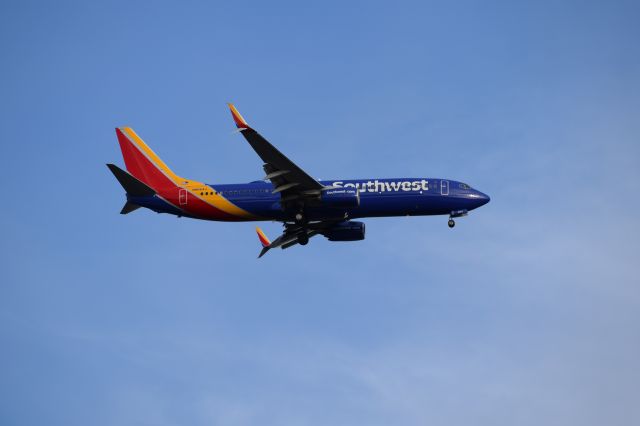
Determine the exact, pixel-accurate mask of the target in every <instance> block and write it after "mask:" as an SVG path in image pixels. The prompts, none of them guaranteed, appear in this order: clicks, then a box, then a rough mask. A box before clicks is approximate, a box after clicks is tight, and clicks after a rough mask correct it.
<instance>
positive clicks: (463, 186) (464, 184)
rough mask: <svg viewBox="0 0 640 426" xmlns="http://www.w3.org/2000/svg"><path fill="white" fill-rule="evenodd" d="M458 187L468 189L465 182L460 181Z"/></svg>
mask: <svg viewBox="0 0 640 426" xmlns="http://www.w3.org/2000/svg"><path fill="white" fill-rule="evenodd" d="M460 188H462V189H470V187H469V185H467V184H466V183H461V184H460Z"/></svg>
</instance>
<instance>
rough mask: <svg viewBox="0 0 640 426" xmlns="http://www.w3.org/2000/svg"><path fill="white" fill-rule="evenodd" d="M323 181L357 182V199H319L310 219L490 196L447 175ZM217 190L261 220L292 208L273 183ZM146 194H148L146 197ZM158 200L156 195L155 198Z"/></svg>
mask: <svg viewBox="0 0 640 426" xmlns="http://www.w3.org/2000/svg"><path fill="white" fill-rule="evenodd" d="M321 183H322V184H323V185H326V186H333V187H339V188H340V187H342V188H357V189H358V191H359V194H360V205H359V206H358V207H355V208H335V207H325V206H322V205H318V206H312V207H308V208H307V209H306V215H307V217H308V219H309V220H324V219H340V218H345V217H347V218H349V219H355V218H364V217H383V216H422V215H450V214H452V213H456V212H459V213H461V212H466V211H471V210H473V209H475V208H478V207H480V206H482V205H484V204H486V203H488V202H489V197H488V196H487V195H485V194H483V193H482V192H480V191H477V190H475V189H473V188H471V187H469V186H468V185H466V184H464V183H462V182H457V181H453V180H447V179H433V178H398V179H366V180H365V179H354V180H325V181H321ZM209 186H210V187H211V188H214V189H215V190H216V191H217V192H218V193H219V194H220V195H222V196H224V197H225V198H226V199H227V200H229V201H230V202H232V203H233V204H235V205H236V206H238V207H239V208H241V209H244V210H246V211H248V212H251V213H252V214H254V215H256V216H258V217H260V218H261V219H262V220H278V221H287V220H291V219H292V214H293V213H292V212H287V211H284V210H283V209H282V206H281V204H280V198H281V197H280V194H273V193H272V191H273V185H272V184H271V183H269V182H265V181H256V182H251V183H244V184H220V185H216V184H211V185H209ZM150 201H151V200H149V202H150ZM156 201H158V200H156ZM145 204H147V206H148V207H150V208H152V209H153V210H155V211H162V212H166V213H172V214H179V215H180V212H178V211H176V210H175V209H174V208H171V207H170V206H167V207H169V208H167V209H166V210H165V209H162V208H161V206H162V204H164V203H154V206H153V207H152V206H150V205H149V204H150V203H145Z"/></svg>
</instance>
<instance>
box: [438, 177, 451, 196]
mask: <svg viewBox="0 0 640 426" xmlns="http://www.w3.org/2000/svg"><path fill="white" fill-rule="evenodd" d="M440 195H449V181H448V180H441V181H440Z"/></svg>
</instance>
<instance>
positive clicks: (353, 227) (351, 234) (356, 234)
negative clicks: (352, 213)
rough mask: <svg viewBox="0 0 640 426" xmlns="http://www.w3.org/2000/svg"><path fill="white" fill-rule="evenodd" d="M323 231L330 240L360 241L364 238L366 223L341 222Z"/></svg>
mask: <svg viewBox="0 0 640 426" xmlns="http://www.w3.org/2000/svg"><path fill="white" fill-rule="evenodd" d="M321 233H322V235H324V236H325V237H326V238H327V239H328V240H329V241H360V240H364V223H362V222H352V221H346V222H340V223H337V224H335V225H334V226H332V227H331V228H329V229H326V230H324V231H322V232H321Z"/></svg>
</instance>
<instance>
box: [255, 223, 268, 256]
mask: <svg viewBox="0 0 640 426" xmlns="http://www.w3.org/2000/svg"><path fill="white" fill-rule="evenodd" d="M256 233H257V234H258V239H259V240H260V244H262V247H263V248H267V247H269V246H270V245H271V241H269V238H267V236H266V235H265V234H264V232H262V229H260V227H259V226H256ZM263 254H264V253H263Z"/></svg>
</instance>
